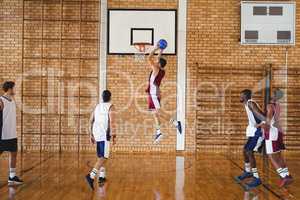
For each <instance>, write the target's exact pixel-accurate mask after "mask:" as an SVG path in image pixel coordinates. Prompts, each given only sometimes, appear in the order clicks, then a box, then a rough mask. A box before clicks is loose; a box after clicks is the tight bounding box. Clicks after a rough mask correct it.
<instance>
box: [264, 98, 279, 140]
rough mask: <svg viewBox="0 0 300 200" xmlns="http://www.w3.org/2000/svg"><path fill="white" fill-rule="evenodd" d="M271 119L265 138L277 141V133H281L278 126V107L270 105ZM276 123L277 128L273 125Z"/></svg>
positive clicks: (273, 104) (277, 105)
mask: <svg viewBox="0 0 300 200" xmlns="http://www.w3.org/2000/svg"><path fill="white" fill-rule="evenodd" d="M271 105H272V110H273V117H272V119H271V122H270V129H269V131H267V132H266V134H267V138H268V139H270V140H272V141H276V140H277V139H278V134H279V132H281V133H282V128H281V126H280V105H279V104H276V103H272V104H271ZM276 123H277V127H275V124H276Z"/></svg>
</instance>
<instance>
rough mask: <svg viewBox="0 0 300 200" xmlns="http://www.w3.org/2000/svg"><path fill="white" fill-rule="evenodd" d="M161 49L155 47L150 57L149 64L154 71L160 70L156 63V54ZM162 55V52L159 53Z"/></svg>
mask: <svg viewBox="0 0 300 200" xmlns="http://www.w3.org/2000/svg"><path fill="white" fill-rule="evenodd" d="M159 50H160V49H159V48H158V47H155V48H154V49H153V50H152V51H151V52H150V54H149V56H148V62H149V65H150V66H151V67H152V70H157V69H158V66H157V63H156V60H157V58H156V56H155V53H156V52H158V51H159ZM160 55H161V52H160V53H159V55H158V56H160Z"/></svg>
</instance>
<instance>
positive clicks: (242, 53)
mask: <svg viewBox="0 0 300 200" xmlns="http://www.w3.org/2000/svg"><path fill="white" fill-rule="evenodd" d="M296 2H297V13H298V14H297V20H298V22H297V27H296V29H298V27H299V17H298V16H299V3H300V1H296ZM239 5H240V1H237V0H229V1H221V0H216V1H205V0H204V1H202V0H197V1H196V0H192V1H189V21H188V24H189V26H188V27H189V37H188V38H189V39H188V44H189V45H188V46H189V50H188V54H189V69H190V68H191V67H192V69H194V66H197V67H196V68H197V79H198V83H197V89H198V92H197V105H198V106H197V119H198V120H197V131H196V133H197V139H196V142H197V149H198V150H204V149H210V150H213V151H224V149H225V150H230V151H232V150H236V149H239V148H241V145H242V143H243V142H244V138H245V127H246V123H247V122H246V113H245V112H244V108H243V106H242V105H241V104H240V103H239V92H240V91H241V90H242V89H245V88H250V89H252V90H253V91H255V95H254V98H255V99H256V100H257V101H258V102H259V103H260V104H261V105H262V103H263V92H262V91H261V88H262V87H263V82H264V80H263V73H264V70H265V65H267V64H272V67H273V80H272V86H273V87H281V88H283V89H286V92H287V94H288V97H287V101H286V102H284V105H287V106H286V107H285V108H284V113H283V114H284V117H288V122H289V123H287V124H285V125H286V131H287V133H286V140H287V145H288V148H290V149H297V148H298V147H297V146H299V142H297V140H298V141H299V136H298V134H297V133H296V129H299V125H297V124H296V122H297V121H299V117H300V116H299V112H298V111H296V110H299V101H300V100H299V98H296V97H299V96H298V95H297V96H295V95H296V93H297V91H298V89H299V79H298V80H296V78H295V77H296V76H298V77H299V75H298V74H299V63H300V60H299V59H297V55H298V54H299V51H300V48H299V43H297V45H296V46H295V47H291V48H289V50H288V52H289V59H288V65H289V66H288V69H287V71H288V74H289V77H288V81H287V82H285V80H284V79H285V77H286V76H285V74H284V73H285V71H286V70H285V67H284V66H285V51H286V49H285V47H282V46H242V45H240V44H239V36H240V7H239ZM224 8H226V9H224ZM299 36H300V34H299V32H297V36H296V40H297V41H298V39H299ZM197 63H198V64H197ZM287 84H288V86H287ZM297 138H298V139H297Z"/></svg>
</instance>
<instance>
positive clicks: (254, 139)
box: [236, 89, 265, 189]
mask: <svg viewBox="0 0 300 200" xmlns="http://www.w3.org/2000/svg"><path fill="white" fill-rule="evenodd" d="M240 101H241V103H243V104H244V106H245V109H246V113H247V117H248V121H249V122H248V127H247V129H246V136H247V143H246V144H245V146H244V150H243V152H244V162H245V169H244V170H245V171H244V173H243V174H241V175H240V176H238V177H236V180H237V181H238V182H241V181H243V180H244V179H247V178H252V177H253V180H252V181H251V182H250V183H248V184H246V186H247V189H252V188H255V187H257V186H259V185H260V184H261V183H262V182H261V179H260V178H259V174H258V171H257V168H256V160H255V156H254V153H255V152H258V151H259V149H260V148H261V147H262V145H263V141H264V139H263V134H262V129H261V128H260V127H258V128H257V125H258V124H260V123H261V122H262V121H263V120H264V118H265V117H264V115H263V112H262V111H261V109H260V108H259V106H258V105H257V103H256V102H255V101H253V100H252V91H251V90H248V89H246V90H243V91H242V92H241V97H240Z"/></svg>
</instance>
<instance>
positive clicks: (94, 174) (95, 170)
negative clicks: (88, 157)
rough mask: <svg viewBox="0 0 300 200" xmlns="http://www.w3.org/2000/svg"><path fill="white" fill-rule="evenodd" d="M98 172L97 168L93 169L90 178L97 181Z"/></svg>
mask: <svg viewBox="0 0 300 200" xmlns="http://www.w3.org/2000/svg"><path fill="white" fill-rule="evenodd" d="M97 173H98V170H97V169H96V168H93V169H92V171H91V172H90V177H91V179H95V177H96V176H97Z"/></svg>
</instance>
